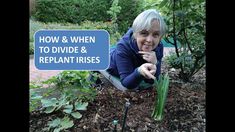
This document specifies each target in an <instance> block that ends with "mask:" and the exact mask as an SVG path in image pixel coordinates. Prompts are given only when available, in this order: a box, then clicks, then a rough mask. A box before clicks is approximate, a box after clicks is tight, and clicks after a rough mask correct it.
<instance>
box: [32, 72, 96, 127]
mask: <svg viewBox="0 0 235 132" xmlns="http://www.w3.org/2000/svg"><path fill="white" fill-rule="evenodd" d="M90 74H92V75H94V76H95V77H97V76H98V75H96V74H95V73H92V72H88V71H63V72H61V73H59V74H58V75H57V76H53V77H51V78H50V79H48V80H46V81H44V82H42V83H43V84H48V85H49V86H54V88H53V91H49V92H47V97H46V96H44V95H43V97H42V96H38V95H36V94H35V93H33V92H31V93H30V95H31V96H32V98H31V99H30V101H31V102H30V103H31V104H30V106H31V107H32V108H31V111H33V110H34V109H35V107H36V103H37V104H38V102H39V103H41V110H42V111H43V112H44V113H46V114H50V113H53V112H56V111H57V112H60V113H62V115H64V118H63V119H60V118H57V119H54V120H53V121H51V122H49V123H48V126H49V127H47V128H45V130H48V131H49V130H51V129H54V130H53V131H54V132H55V131H61V130H65V129H67V128H70V127H72V126H73V120H72V119H80V118H82V114H81V113H80V112H81V111H85V110H87V106H88V103H89V102H92V101H94V99H95V98H96V95H97V91H96V89H95V88H93V87H92V84H93V83H94V82H93V81H92V80H88V77H89V75H90ZM55 92H56V96H53V93H54V94H55ZM48 94H51V95H52V96H50V97H49V95H48ZM36 101H37V102H36Z"/></svg>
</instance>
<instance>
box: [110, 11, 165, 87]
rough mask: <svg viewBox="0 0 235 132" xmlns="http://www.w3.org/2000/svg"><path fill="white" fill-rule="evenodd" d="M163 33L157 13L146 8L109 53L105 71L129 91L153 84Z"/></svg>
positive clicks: (156, 73) (162, 21)
mask: <svg viewBox="0 0 235 132" xmlns="http://www.w3.org/2000/svg"><path fill="white" fill-rule="evenodd" d="M165 31H166V25H165V22H164V20H163V18H162V17H161V15H160V14H159V12H158V11H156V10H155V9H149V10H145V11H144V12H142V13H140V14H139V15H138V16H137V17H136V18H135V20H134V22H133V24H132V28H130V29H129V30H128V31H127V33H126V34H125V35H124V36H123V37H122V38H121V39H120V40H119V41H118V43H117V45H116V47H115V49H112V51H111V52H110V66H109V68H108V69H107V72H108V73H109V74H111V75H113V76H116V77H118V78H120V81H121V84H122V85H123V86H124V87H126V88H128V89H135V88H138V86H139V85H140V84H141V83H148V84H153V83H154V79H158V77H159V75H160V73H161V61H162V57H163V44H162V43H161V39H162V36H163V35H164V34H165Z"/></svg>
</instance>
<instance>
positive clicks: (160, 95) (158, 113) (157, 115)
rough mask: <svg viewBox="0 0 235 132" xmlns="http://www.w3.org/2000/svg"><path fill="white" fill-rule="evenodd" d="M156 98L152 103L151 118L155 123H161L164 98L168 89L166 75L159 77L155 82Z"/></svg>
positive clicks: (167, 77)
mask: <svg viewBox="0 0 235 132" xmlns="http://www.w3.org/2000/svg"><path fill="white" fill-rule="evenodd" d="M155 85H156V87H155V88H156V90H157V97H156V99H155V103H154V110H153V112H152V117H153V118H154V120H156V121H161V120H162V119H163V116H164V107H165V103H166V97H167V93H168V87H169V76H168V74H167V73H166V74H165V75H160V76H159V80H158V81H157V80H156V81H155Z"/></svg>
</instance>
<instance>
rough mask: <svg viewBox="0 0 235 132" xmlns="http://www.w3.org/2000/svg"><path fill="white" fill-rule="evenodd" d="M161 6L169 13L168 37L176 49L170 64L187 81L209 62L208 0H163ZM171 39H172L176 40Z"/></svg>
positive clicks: (165, 13) (167, 14)
mask: <svg viewBox="0 0 235 132" xmlns="http://www.w3.org/2000/svg"><path fill="white" fill-rule="evenodd" d="M158 7H159V8H160V9H161V12H162V13H163V14H164V15H165V16H166V17H165V18H166V23H167V25H168V30H169V31H168V33H167V35H166V37H165V40H166V41H167V42H168V43H171V44H172V45H173V46H174V47H175V51H176V54H175V55H174V56H173V57H172V58H171V59H170V66H172V67H173V68H176V69H180V72H179V77H180V78H181V79H182V80H183V81H185V82H188V81H190V80H191V78H192V76H193V75H194V74H195V73H197V72H198V71H199V70H200V69H201V68H203V67H204V66H205V63H206V62H205V56H206V52H205V28H206V26H205V15H206V14H205V1H203V0H196V1H190V0H177V1H168V0H163V1H162V2H161V3H160V5H159V6H158ZM170 38H173V41H171V40H170ZM179 42H180V47H178V43H179ZM173 59H174V60H173Z"/></svg>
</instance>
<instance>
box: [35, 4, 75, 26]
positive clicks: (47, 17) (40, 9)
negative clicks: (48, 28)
mask: <svg viewBox="0 0 235 132" xmlns="http://www.w3.org/2000/svg"><path fill="white" fill-rule="evenodd" d="M36 5H37V6H36V13H35V15H34V18H35V19H36V20H38V21H42V22H60V23H63V22H69V23H78V22H79V14H78V9H79V8H78V0H37V1H36Z"/></svg>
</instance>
